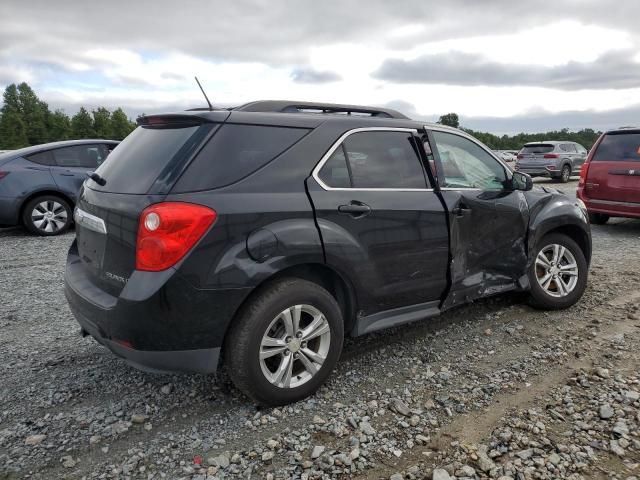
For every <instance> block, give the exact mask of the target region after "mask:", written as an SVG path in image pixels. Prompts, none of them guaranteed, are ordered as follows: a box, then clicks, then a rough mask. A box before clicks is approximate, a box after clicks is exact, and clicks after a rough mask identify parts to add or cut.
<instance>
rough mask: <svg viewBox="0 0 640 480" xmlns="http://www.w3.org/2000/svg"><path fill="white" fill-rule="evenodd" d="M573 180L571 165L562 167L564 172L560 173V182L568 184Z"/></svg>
mask: <svg viewBox="0 0 640 480" xmlns="http://www.w3.org/2000/svg"><path fill="white" fill-rule="evenodd" d="M570 179H571V167H570V166H569V165H564V166H563V167H562V171H561V172H560V177H559V179H558V180H560V182H562V183H567V182H568V181H569V180H570Z"/></svg>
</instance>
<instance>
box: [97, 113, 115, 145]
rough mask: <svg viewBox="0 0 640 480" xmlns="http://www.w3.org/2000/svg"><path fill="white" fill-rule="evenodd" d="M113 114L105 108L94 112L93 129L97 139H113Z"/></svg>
mask: <svg viewBox="0 0 640 480" xmlns="http://www.w3.org/2000/svg"><path fill="white" fill-rule="evenodd" d="M111 127H112V125H111V112H110V111H109V110H107V109H106V108H104V107H99V108H98V109H96V110H94V111H93V128H94V130H95V132H96V138H112V137H113V129H112V128H111Z"/></svg>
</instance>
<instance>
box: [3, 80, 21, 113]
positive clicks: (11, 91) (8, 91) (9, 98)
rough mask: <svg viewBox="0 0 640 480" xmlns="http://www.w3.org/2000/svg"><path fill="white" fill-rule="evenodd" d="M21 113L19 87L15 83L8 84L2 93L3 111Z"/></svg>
mask: <svg viewBox="0 0 640 480" xmlns="http://www.w3.org/2000/svg"><path fill="white" fill-rule="evenodd" d="M10 111H11V112H16V113H20V101H19V100H18V87H16V84H15V83H12V84H11V85H8V86H7V88H5V89H4V93H3V94H2V113H7V112H10Z"/></svg>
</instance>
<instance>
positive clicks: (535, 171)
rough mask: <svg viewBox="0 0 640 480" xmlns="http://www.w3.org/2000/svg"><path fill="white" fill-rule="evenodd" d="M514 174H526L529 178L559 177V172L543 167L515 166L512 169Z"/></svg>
mask: <svg viewBox="0 0 640 480" xmlns="http://www.w3.org/2000/svg"><path fill="white" fill-rule="evenodd" d="M514 169H515V171H516V172H522V173H526V174H528V175H529V176H531V177H548V178H552V177H559V176H560V170H555V169H553V170H552V169H550V168H548V167H545V166H543V165H535V166H534V165H516V166H515V167H514Z"/></svg>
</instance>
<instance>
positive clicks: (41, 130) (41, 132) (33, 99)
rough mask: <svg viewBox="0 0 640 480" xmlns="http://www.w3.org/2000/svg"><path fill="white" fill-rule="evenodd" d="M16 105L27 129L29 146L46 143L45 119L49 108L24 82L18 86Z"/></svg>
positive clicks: (47, 139)
mask: <svg viewBox="0 0 640 480" xmlns="http://www.w3.org/2000/svg"><path fill="white" fill-rule="evenodd" d="M18 105H19V109H20V113H21V116H22V121H23V122H24V124H25V126H26V128H27V139H28V140H29V144H30V145H38V144H40V143H46V142H48V141H49V134H48V131H47V122H46V117H47V116H48V114H49V106H48V105H47V104H46V103H44V102H43V101H41V100H40V99H39V98H38V96H37V95H36V93H35V92H34V91H33V89H32V88H31V87H30V86H29V85H28V84H27V83H26V82H22V83H21V84H20V85H18Z"/></svg>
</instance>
